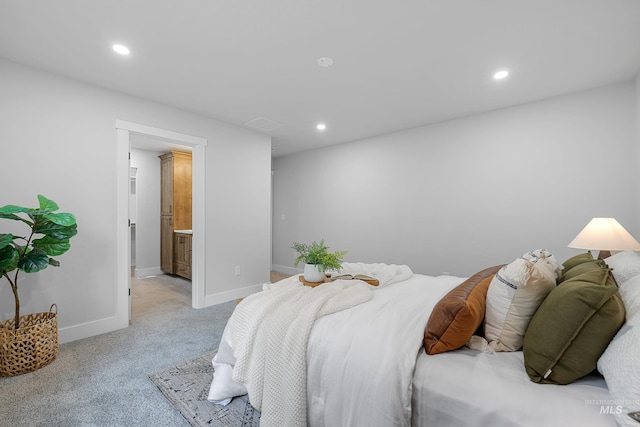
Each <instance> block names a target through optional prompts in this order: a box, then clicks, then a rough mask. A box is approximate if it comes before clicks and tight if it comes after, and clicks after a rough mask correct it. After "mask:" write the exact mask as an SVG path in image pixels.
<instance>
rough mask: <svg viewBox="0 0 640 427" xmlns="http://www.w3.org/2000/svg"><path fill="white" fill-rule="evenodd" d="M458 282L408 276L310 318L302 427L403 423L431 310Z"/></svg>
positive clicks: (407, 417) (408, 412)
mask: <svg viewBox="0 0 640 427" xmlns="http://www.w3.org/2000/svg"><path fill="white" fill-rule="evenodd" d="M463 280H464V279H463V278H459V277H454V276H439V277H431V276H424V275H418V274H414V275H413V276H412V277H411V278H409V279H408V280H405V281H403V282H400V283H396V284H392V285H388V286H386V287H383V288H380V289H375V290H374V291H373V298H372V299H371V301H368V302H367V303H366V304H362V305H359V306H357V307H353V308H352V309H350V310H346V311H341V312H338V313H334V314H332V315H331V316H326V317H323V318H321V319H318V321H316V323H315V326H314V327H313V330H312V331H311V336H310V337H309V344H308V350H307V370H308V371H307V406H308V409H307V412H308V424H309V425H310V426H314V427H320V426H327V427H333V426H367V427H373V426H381V427H382V426H384V427H387V426H408V425H410V423H411V393H412V383H411V380H412V377H413V372H414V368H415V364H416V358H417V356H418V352H419V350H420V348H421V347H422V342H423V338H424V328H425V326H426V324H427V321H428V319H429V315H430V313H431V309H432V308H433V306H434V305H435V304H436V303H437V302H438V301H439V300H440V298H442V297H443V296H444V295H445V294H446V293H447V292H448V291H449V290H450V289H452V288H453V287H454V286H456V285H457V284H459V283H461V282H462V281H463Z"/></svg>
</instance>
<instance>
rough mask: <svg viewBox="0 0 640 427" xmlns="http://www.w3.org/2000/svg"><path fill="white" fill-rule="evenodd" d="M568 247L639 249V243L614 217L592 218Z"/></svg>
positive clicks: (605, 249) (609, 249) (615, 249)
mask: <svg viewBox="0 0 640 427" xmlns="http://www.w3.org/2000/svg"><path fill="white" fill-rule="evenodd" d="M569 247H570V248H576V249H590V250H602V251H628V250H630V251H640V243H638V241H637V240H636V239H634V238H633V236H632V235H631V234H629V232H627V230H625V229H624V227H623V226H621V225H620V223H619V222H618V221H616V220H615V219H614V218H593V219H592V220H591V221H590V222H589V224H587V226H586V227H585V228H583V229H582V231H581V232H580V233H578V235H577V236H576V237H575V239H573V240H572V241H571V243H569Z"/></svg>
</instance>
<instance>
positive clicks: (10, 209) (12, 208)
mask: <svg viewBox="0 0 640 427" xmlns="http://www.w3.org/2000/svg"><path fill="white" fill-rule="evenodd" d="M30 210H31V209H29V208H23V207H22V206H16V205H5V206H3V207H1V208H0V214H6V215H10V214H17V213H22V212H29V211H30Z"/></svg>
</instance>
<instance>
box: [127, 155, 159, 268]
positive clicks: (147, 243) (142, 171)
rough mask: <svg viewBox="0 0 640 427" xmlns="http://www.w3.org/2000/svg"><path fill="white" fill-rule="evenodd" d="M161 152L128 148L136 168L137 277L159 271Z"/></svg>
mask: <svg viewBox="0 0 640 427" xmlns="http://www.w3.org/2000/svg"><path fill="white" fill-rule="evenodd" d="M160 154H161V153H160V152H155V151H148V150H138V149H135V148H132V149H131V166H132V167H135V168H137V169H138V174H137V180H136V181H137V195H136V196H137V199H138V218H137V223H136V266H135V271H134V274H135V276H136V277H142V276H150V275H153V274H162V270H161V269H160V159H159V158H158V156H159V155H160Z"/></svg>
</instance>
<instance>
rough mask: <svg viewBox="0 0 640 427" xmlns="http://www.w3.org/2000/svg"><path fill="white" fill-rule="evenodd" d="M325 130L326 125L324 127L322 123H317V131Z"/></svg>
mask: <svg viewBox="0 0 640 427" xmlns="http://www.w3.org/2000/svg"><path fill="white" fill-rule="evenodd" d="M326 128H327V125H325V124H324V123H318V125H317V126H316V129H318V130H325V129H326Z"/></svg>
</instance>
